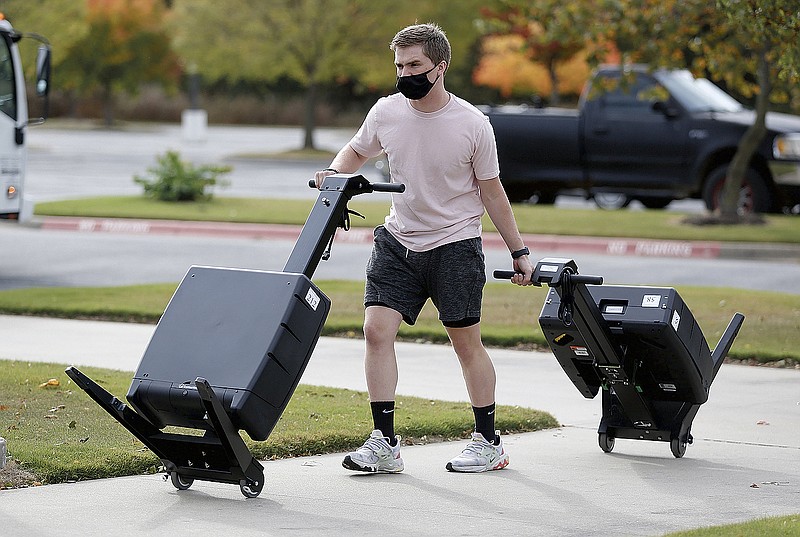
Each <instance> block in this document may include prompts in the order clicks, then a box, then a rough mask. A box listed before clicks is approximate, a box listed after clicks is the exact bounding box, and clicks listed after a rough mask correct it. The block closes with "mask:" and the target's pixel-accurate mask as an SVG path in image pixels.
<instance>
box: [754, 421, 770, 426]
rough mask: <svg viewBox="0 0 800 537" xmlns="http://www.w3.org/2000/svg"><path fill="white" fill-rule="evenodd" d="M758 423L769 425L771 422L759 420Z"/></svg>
mask: <svg viewBox="0 0 800 537" xmlns="http://www.w3.org/2000/svg"><path fill="white" fill-rule="evenodd" d="M756 425H769V422H768V421H767V420H758V421H757V422H756Z"/></svg>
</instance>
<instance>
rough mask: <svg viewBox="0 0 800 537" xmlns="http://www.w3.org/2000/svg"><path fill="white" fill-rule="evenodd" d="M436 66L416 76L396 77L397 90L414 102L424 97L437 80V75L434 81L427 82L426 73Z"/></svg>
mask: <svg viewBox="0 0 800 537" xmlns="http://www.w3.org/2000/svg"><path fill="white" fill-rule="evenodd" d="M436 67H437V66H436V65H434V66H433V67H431V68H430V69H428V70H427V71H425V72H424V73H420V74H418V75H408V76H398V77H397V90H398V91H399V92H400V93H402V94H403V95H405V96H406V98H407V99H411V100H412V101H416V100H419V99H422V98H423V97H425V96H426V95H427V94H428V93H430V91H431V88H433V85H434V84H436V80H439V75H437V76H436V80H434V81H433V82H431V81H430V80H428V73H430V72H431V71H433V70H434V69H436Z"/></svg>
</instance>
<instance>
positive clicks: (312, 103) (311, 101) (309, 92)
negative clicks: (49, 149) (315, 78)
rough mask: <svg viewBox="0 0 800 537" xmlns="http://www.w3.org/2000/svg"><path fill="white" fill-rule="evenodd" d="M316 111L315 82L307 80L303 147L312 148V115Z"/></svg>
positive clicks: (313, 124) (313, 123)
mask: <svg viewBox="0 0 800 537" xmlns="http://www.w3.org/2000/svg"><path fill="white" fill-rule="evenodd" d="M316 111H317V83H316V82H309V83H308V89H306V110H305V122H304V131H305V140H304V141H303V149H314V126H315V122H314V115H315V112H316Z"/></svg>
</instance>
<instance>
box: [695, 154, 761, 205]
mask: <svg viewBox="0 0 800 537" xmlns="http://www.w3.org/2000/svg"><path fill="white" fill-rule="evenodd" d="M727 175H728V165H727V164H725V165H723V166H720V167H718V168H716V169H714V171H712V172H711V173H710V174H708V178H707V179H706V182H705V185H704V186H703V201H704V202H705V204H706V208H707V209H708V210H709V211H716V210H717V209H719V203H720V197H721V196H722V187H723V186H724V184H725V177H727ZM738 203H739V212H740V213H742V214H750V213H766V212H770V211H772V210H773V205H774V202H773V197H772V193H771V192H770V189H769V186H767V183H766V181H765V180H764V178H763V177H762V176H761V174H760V173H758V171H756V170H754V169H753V168H747V173H746V174H745V176H744V181H743V182H742V188H741V190H740V191H739V202H738Z"/></svg>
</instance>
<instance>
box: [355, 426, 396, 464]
mask: <svg viewBox="0 0 800 537" xmlns="http://www.w3.org/2000/svg"><path fill="white" fill-rule="evenodd" d="M395 439H396V440H397V443H396V444H395V445H394V447H393V446H391V445H389V439H388V438H387V437H385V436H383V433H382V432H380V431H379V430H378V429H375V430H374V431H372V434H370V435H369V438H367V441H366V442H364V445H363V446H361V447H360V448H358V449H357V450H355V451H351V452H350V453H348V454H347V455H346V456H345V458H344V460H343V461H342V466H344V467H345V468H347V469H348V470H355V471H357V472H380V473H387V474H395V473H397V472H402V471H403V459H402V457H400V437H399V436H396V437H395Z"/></svg>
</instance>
